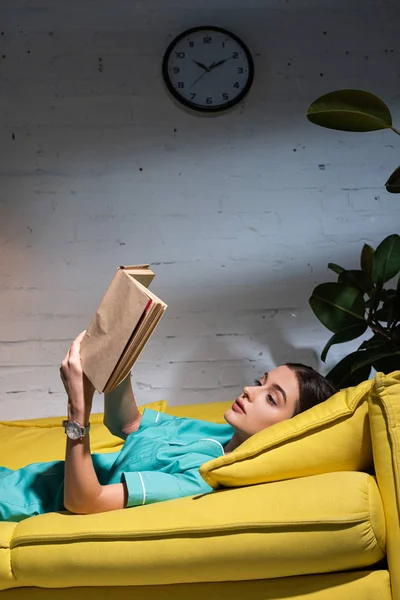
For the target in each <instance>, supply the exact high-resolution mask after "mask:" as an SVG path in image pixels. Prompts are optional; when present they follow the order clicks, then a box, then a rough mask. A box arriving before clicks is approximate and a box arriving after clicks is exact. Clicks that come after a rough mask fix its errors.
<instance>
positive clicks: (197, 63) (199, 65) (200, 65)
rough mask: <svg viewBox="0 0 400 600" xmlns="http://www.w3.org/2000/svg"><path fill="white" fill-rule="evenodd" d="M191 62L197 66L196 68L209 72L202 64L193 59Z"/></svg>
mask: <svg viewBox="0 0 400 600" xmlns="http://www.w3.org/2000/svg"><path fill="white" fill-rule="evenodd" d="M193 62H194V63H196V65H197V66H198V67H201V68H202V69H204V70H205V71H209V70H210V69H207V67H206V66H205V65H203V63H201V62H199V61H198V60H194V59H193Z"/></svg>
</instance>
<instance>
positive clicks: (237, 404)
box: [232, 399, 246, 415]
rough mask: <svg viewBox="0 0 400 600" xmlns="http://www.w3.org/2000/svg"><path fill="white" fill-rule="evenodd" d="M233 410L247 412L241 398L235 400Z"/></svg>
mask: <svg viewBox="0 0 400 600" xmlns="http://www.w3.org/2000/svg"><path fill="white" fill-rule="evenodd" d="M232 410H234V411H235V412H238V413H241V414H242V415H244V414H246V413H245V411H244V409H243V406H242V405H241V402H240V400H239V399H238V400H235V402H234V403H233V404H232Z"/></svg>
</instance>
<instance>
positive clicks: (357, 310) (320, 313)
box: [309, 282, 365, 333]
mask: <svg viewBox="0 0 400 600" xmlns="http://www.w3.org/2000/svg"><path fill="white" fill-rule="evenodd" d="M309 302H310V306H311V309H312V310H313V312H314V314H315V316H316V317H317V318H318V319H319V320H320V321H321V323H322V324H323V325H325V327H326V328H327V329H329V330H330V331H332V332H333V333H339V332H340V331H342V330H343V329H347V328H348V327H351V326H352V325H360V323H364V322H365V320H364V314H365V302H364V298H363V295H362V293H361V292H359V291H358V290H357V289H356V288H354V287H352V286H348V285H344V284H342V283H334V282H330V283H321V284H320V285H317V287H316V288H314V290H313V293H312V295H311V297H310V299H309Z"/></svg>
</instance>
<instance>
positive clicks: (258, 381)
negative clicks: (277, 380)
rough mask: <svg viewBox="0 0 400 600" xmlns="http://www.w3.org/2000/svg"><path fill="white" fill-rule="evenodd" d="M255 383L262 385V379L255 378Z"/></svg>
mask: <svg viewBox="0 0 400 600" xmlns="http://www.w3.org/2000/svg"><path fill="white" fill-rule="evenodd" d="M254 385H262V383H261V381H260V380H259V379H255V380H254Z"/></svg>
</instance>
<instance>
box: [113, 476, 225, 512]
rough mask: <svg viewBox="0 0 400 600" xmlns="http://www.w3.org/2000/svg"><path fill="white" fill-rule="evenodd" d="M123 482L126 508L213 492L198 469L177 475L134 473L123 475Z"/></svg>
mask: <svg viewBox="0 0 400 600" xmlns="http://www.w3.org/2000/svg"><path fill="white" fill-rule="evenodd" d="M122 480H123V481H125V483H126V486H127V489H128V502H127V504H126V508H129V507H131V506H140V505H142V504H153V503H154V502H162V501H164V500H173V499H175V498H182V497H184V496H194V495H196V494H206V493H208V492H212V491H213V488H212V487H211V486H209V485H208V483H206V482H205V481H204V479H203V478H202V477H201V475H200V473H199V469H198V468H195V469H190V470H187V471H185V472H184V473H176V474H169V473H162V472H158V471H134V472H131V473H129V472H128V473H123V474H122Z"/></svg>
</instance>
